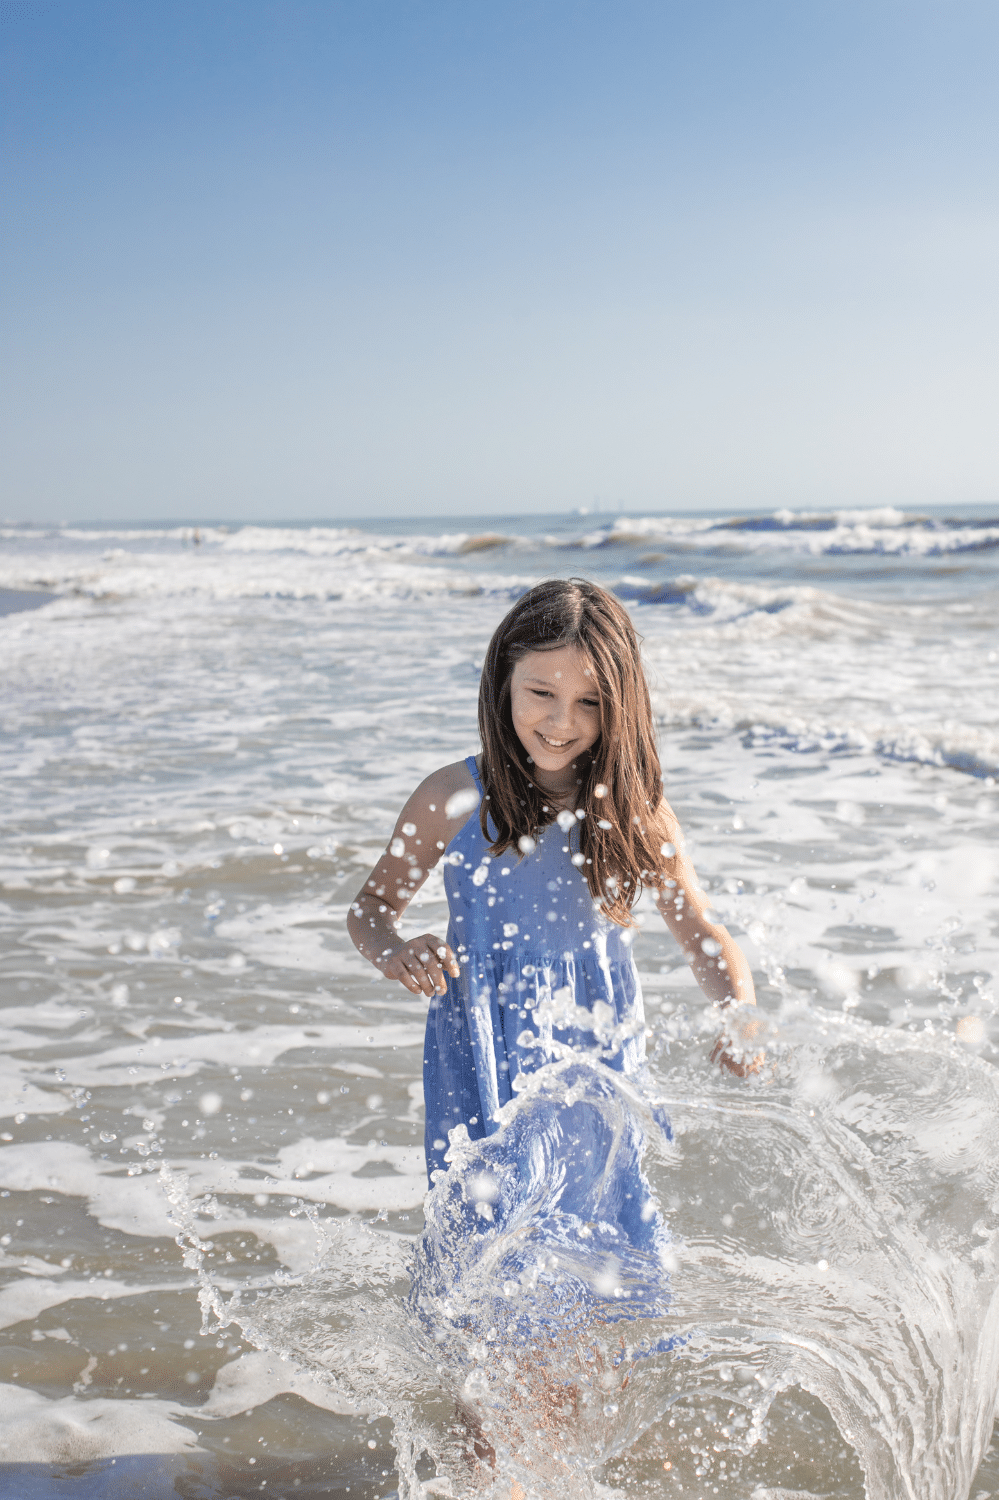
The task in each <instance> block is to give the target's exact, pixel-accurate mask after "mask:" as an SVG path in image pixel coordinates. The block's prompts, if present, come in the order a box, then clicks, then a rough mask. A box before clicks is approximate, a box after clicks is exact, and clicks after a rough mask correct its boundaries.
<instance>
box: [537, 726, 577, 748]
mask: <svg viewBox="0 0 1000 1500" xmlns="http://www.w3.org/2000/svg"><path fill="white" fill-rule="evenodd" d="M535 733H536V734H537V735H538V738H539V739H540V740H543V741H544V742H545V744H546V745H549V746H551V748H552V749H553V750H565V748H566V746H567V745H572V743H573V741H572V740H550V739H549V737H548V735H547V734H543V733H542V731H541V730H540V729H537V730H536V731H535Z"/></svg>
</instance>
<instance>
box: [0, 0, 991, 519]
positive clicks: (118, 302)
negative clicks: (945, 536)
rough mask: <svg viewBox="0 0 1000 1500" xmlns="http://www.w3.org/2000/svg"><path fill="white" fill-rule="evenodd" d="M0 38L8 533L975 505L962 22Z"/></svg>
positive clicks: (744, 21) (660, 9)
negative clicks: (48, 526) (565, 513)
mask: <svg viewBox="0 0 1000 1500" xmlns="http://www.w3.org/2000/svg"><path fill="white" fill-rule="evenodd" d="M0 24H2V29H3V35H2V55H3V64H2V65H3V72H4V75H5V76H4V82H3V88H4V94H5V111H4V112H5V117H6V119H5V143H4V175H5V185H4V189H3V191H4V196H5V198H6V218H7V226H8V227H7V230H6V234H5V244H4V248H3V255H4V262H5V264H4V266H3V268H2V274H3V283H4V287H5V292H4V298H5V303H6V307H5V312H4V333H3V340H4V343H5V346H6V348H5V365H6V372H7V378H6V380H5V382H4V387H5V390H4V395H3V398H2V399H3V408H4V421H5V427H6V437H5V441H4V449H5V453H6V457H5V458H4V459H3V470H4V474H3V478H4V495H3V498H2V499H0V514H6V515H8V516H11V517H18V518H24V519H53V518H85V517H89V518H96V517H101V518H148V517H154V516H155V517H164V516H179V517H180V516H182V517H193V518H198V517H216V518H220V519H231V518H232V519H235V518H241V517H243V518H247V519H281V518H283V517H284V518H307V517H331V518H335V517H337V516H359V515H365V514H371V515H390V514H400V515H405V514H410V515H415V514H420V513H425V514H439V515H440V514H445V513H448V512H482V513H483V514H489V513H491V512H518V511H520V512H526V511H548V512H552V511H558V510H563V509H567V508H570V507H573V506H580V505H592V504H593V501H594V498H595V497H599V498H600V499H601V501H602V502H604V503H605V504H609V505H610V504H613V505H614V506H615V507H616V508H617V506H618V504H619V503H623V504H624V505H625V507H626V509H627V510H631V511H638V510H642V509H658V510H659V509H675V508H677V509H687V508H707V509H720V510H724V509H728V508H730V507H741V508H745V507H749V506H754V507H757V506H761V507H768V508H770V507H772V506H778V505H790V506H807V507H816V506H841V505H848V506H857V505H869V504H884V503H892V504H896V505H901V506H907V507H919V506H921V505H929V504H961V505H967V504H968V505H973V504H976V505H979V504H983V503H988V502H989V501H991V500H992V499H993V497H994V494H995V451H996V450H995V410H996V382H995V373H994V372H995V363H996V335H995V329H996V313H995V290H994V289H995V271H994V253H995V252H994V244H995V240H994V233H995V230H994V225H995V201H994V199H995V188H994V178H995V171H994V162H995V149H996V148H995V123H994V122H995V110H996V101H995V77H996V14H995V7H994V5H993V4H992V3H987V0H934V3H930V0H682V3H675V0H572V3H571V0H347V3H342V0H34V3H33V0H20V3H13V0H5V3H3V4H2V5H0Z"/></svg>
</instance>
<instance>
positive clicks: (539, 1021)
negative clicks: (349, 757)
mask: <svg viewBox="0 0 1000 1500" xmlns="http://www.w3.org/2000/svg"><path fill="white" fill-rule="evenodd" d="M479 729H480V735H481V738H482V746H483V749H482V754H481V755H480V756H477V757H472V756H470V757H469V758H468V759H467V760H465V761H458V762H456V763H454V764H452V765H448V766H443V767H442V768H441V769H440V770H439V771H435V772H434V773H433V774H432V775H430V776H428V777H427V779H426V780H425V781H424V782H422V783H421V785H420V786H419V787H418V788H417V790H416V791H415V792H414V793H413V795H412V797H411V798H410V799H409V801H408V802H407V804H406V806H405V807H404V808H403V811H402V812H401V814H400V816H399V821H398V822H397V824H396V828H395V831H394V834H393V838H392V841H391V842H390V844H389V847H388V849H387V851H386V853H385V854H384V855H383V856H382V858H381V859H380V860H379V862H378V864H377V865H376V866H375V868H374V869H373V870H372V872H371V875H370V876H369V877H368V879H367V880H366V881H365V884H364V886H363V887H362V889H361V890H360V891H359V892H358V895H357V896H356V898H355V900H354V903H353V905H352V907H351V912H350V916H349V919H348V927H349V931H350V934H351V938H352V939H353V941H354V943H355V944H356V946H357V947H358V949H359V950H360V952H361V953H363V954H364V956H365V957H366V958H367V959H368V960H369V961H370V962H371V963H372V964H374V965H375V967H376V968H378V969H380V970H381V971H382V973H383V974H385V976H386V977H387V978H389V979H395V980H398V981H399V983H400V984H402V985H403V986H404V987H405V988H406V989H407V990H409V991H410V993H411V994H414V995H426V996H427V997H428V998H429V999H430V1001H431V1006H430V1011H429V1014H428V1018H427V1031H426V1040H425V1047H424V1100H425V1106H426V1125H425V1150H426V1155H427V1170H428V1175H429V1177H430V1180H431V1181H432V1182H433V1181H434V1178H435V1174H436V1173H437V1172H438V1171H440V1170H443V1169H444V1167H445V1152H446V1150H447V1149H448V1133H449V1131H451V1130H453V1129H454V1128H455V1127H456V1126H458V1125H464V1126H465V1127H466V1129H467V1130H468V1133H469V1136H470V1138H471V1139H472V1140H479V1139H482V1138H483V1137H485V1136H488V1135H490V1134H492V1133H493V1132H494V1131H495V1130H496V1129H497V1126H498V1114H499V1111H500V1109H501V1108H502V1106H503V1105H504V1104H505V1103H506V1102H507V1101H508V1100H509V1099H510V1098H511V1097H512V1090H516V1089H517V1087H518V1076H519V1075H520V1074H525V1073H530V1072H533V1071H535V1070H537V1069H538V1067H539V1066H541V1064H542V1063H543V1062H545V1061H547V1060H550V1059H551V1058H552V1057H553V1056H562V1057H565V1056H566V1055H567V1052H568V1051H569V1050H570V1049H573V1048H578V1049H581V1050H582V1049H585V1048H590V1049H593V1048H594V1045H595V1038H596V1040H597V1042H598V1043H599V1044H601V1045H600V1050H599V1055H600V1057H601V1058H602V1060H603V1061H604V1062H606V1063H607V1065H608V1066H609V1067H611V1068H614V1069H616V1070H618V1071H620V1072H624V1073H634V1072H636V1071H637V1070H638V1069H639V1068H640V1067H641V1066H642V1058H643V1042H642V1034H643V1025H642V1022H643V1017H642V996H641V993H640V988H639V980H638V975H637V973H636V969H635V963H634V960H633V957H632V947H631V942H632V938H633V936H634V933H635V928H636V922H635V918H634V917H633V915H632V907H633V905H634V903H635V901H636V899H637V898H638V896H639V895H640V893H641V892H642V890H643V889H644V888H648V889H649V890H650V891H651V892H652V893H653V896H654V899H655V901H656V903H657V906H658V907H659V910H660V912H661V914H662V916H663V918H664V920H665V922H666V924H667V926H668V927H669V929H670V931H671V932H672V933H673V934H674V936H675V938H676V939H677V941H678V942H679V943H680V945H681V948H682V949H683V952H684V955H685V957H686V958H687V960H688V962H689V964H690V966H691V969H692V972H693V973H694V976H695V978H696V980H697V981H698V984H699V985H700V986H701V988H702V990H703V991H704V993H705V994H706V995H707V996H708V998H709V999H710V1000H712V1001H713V1002H714V1003H715V1004H717V1005H718V1006H719V1007H720V1008H725V1007H727V1006H749V1005H754V1004H755V1003H756V1002H755V997H754V989H753V980H752V978H751V975H750V970H749V966H748V964H747V961H746V958H745V957H744V955H743V953H742V951H741V949H740V948H739V947H738V946H737V944H736V943H735V942H734V941H733V939H732V938H731V937H730V935H729V933H728V932H727V931H726V929H725V928H724V927H722V926H720V925H719V924H718V923H717V922H715V921H713V920H712V919H711V917H710V915H709V914H708V911H707V898H706V896H705V894H704V892H703V891H702V890H701V889H700V888H699V886H698V882H697V878H696V876H695V872H694V870H693V868H692V866H691V864H690V862H689V861H688V860H687V859H686V857H685V856H684V853H683V840H682V836H681V831H680V828H679V826H678V823H677V820H676V818H675V817H674V814H673V812H672V811H671V809H670V807H669V805H668V803H667V801H666V799H665V798H664V796H663V787H662V777H661V773H660V763H659V758H658V755H657V751H656V743H655V736H654V731H653V720H652V713H651V709H650V702H649V692H648V689H647V686H646V681H645V677H644V675H643V670H642V663H641V660H640V654H639V641H638V638H637V636H636V632H635V630H634V628H633V625H632V621H631V619H630V618H629V615H628V613H627V612H626V610H625V609H624V608H623V606H622V605H621V604H620V603H619V602H618V600H617V599H616V598H614V596H613V595H611V594H609V593H606V592H605V590H604V589H602V588H599V587H598V586H597V585H596V584H594V583H589V582H587V581H586V580H584V579H569V580H561V579H553V580H551V581H549V582H546V583H540V584H538V585H537V587H535V588H533V589H531V590H530V591H529V592H528V593H527V594H525V595H524V596H523V597H522V598H521V599H520V600H518V602H517V604H516V605H515V606H514V608H513V609H512V610H511V611H510V613H509V614H508V615H507V616H506V618H505V619H504V620H503V621H502V622H501V624H500V626H499V628H498V629H497V631H496V633H495V635H494V636H493V639H492V641H491V642H490V646H489V650H488V651H487V653H486V660H485V662H484V664H483V673H482V683H481V687H480V695H479ZM442 857H444V860H445V872H444V873H445V888H446V891H447V896H448V905H449V910H450V918H451V920H450V923H449V928H448V935H447V940H443V939H442V938H441V937H440V936H438V935H436V934H434V933H429V932H425V933H421V935H420V936H419V937H416V938H412V939H409V940H406V939H403V938H402V937H400V935H399V930H398V929H399V923H400V919H401V917H402V915H403V912H404V911H405V909H406V906H407V904H408V902H409V901H410V899H411V897H412V896H413V894H414V892H415V891H417V890H419V889H420V887H421V885H422V884H423V882H424V881H425V880H426V878H427V874H428V871H429V870H430V869H432V868H433V866H434V865H436V864H437V863H438V861H439V860H440V859H441V858H442ZM532 1025H535V1026H536V1028H537V1034H536V1032H535V1031H532V1030H531V1026H532ZM741 1030H742V1031H743V1035H744V1038H747V1039H750V1038H752V1035H753V1027H752V1026H751V1027H747V1026H745V1025H744V1026H743V1027H742V1028H741ZM712 1059H713V1061H717V1062H719V1063H720V1064H721V1065H722V1066H723V1067H724V1068H727V1069H729V1071H730V1072H733V1073H736V1074H738V1075H739V1076H741V1077H742V1076H745V1075H746V1074H747V1073H749V1072H752V1071H754V1070H755V1069H756V1068H757V1067H759V1065H760V1062H761V1058H760V1057H759V1056H758V1057H750V1058H749V1059H748V1060H744V1055H743V1053H742V1050H741V1048H740V1047H739V1045H738V1044H737V1043H734V1042H733V1041H731V1040H730V1039H729V1037H728V1036H726V1035H723V1036H722V1037H720V1038H719V1040H718V1042H717V1043H716V1045H715V1049H714V1051H713V1053H712ZM523 1081H524V1080H522V1084H523Z"/></svg>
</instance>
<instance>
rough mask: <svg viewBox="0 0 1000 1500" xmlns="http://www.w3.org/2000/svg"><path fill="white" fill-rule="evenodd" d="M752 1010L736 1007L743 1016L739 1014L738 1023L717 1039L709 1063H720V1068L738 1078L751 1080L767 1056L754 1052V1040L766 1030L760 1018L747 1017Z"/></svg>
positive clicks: (748, 1007) (737, 1012)
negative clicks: (747, 1012)
mask: <svg viewBox="0 0 1000 1500" xmlns="http://www.w3.org/2000/svg"><path fill="white" fill-rule="evenodd" d="M754 1008H755V1007H754ZM750 1009H751V1007H750V1006H738V1007H736V1014H739V1013H740V1012H743V1014H739V1020H738V1022H737V1023H736V1024H735V1025H730V1026H728V1027H727V1028H726V1030H725V1031H723V1032H722V1033H721V1035H720V1036H719V1037H718V1038H717V1040H716V1043H715V1046H714V1047H713V1048H712V1053H711V1056H710V1058H709V1062H713V1063H718V1064H719V1067H720V1068H722V1069H724V1070H725V1071H726V1072H727V1073H732V1074H734V1075H735V1076H736V1077H737V1078H749V1077H750V1076H751V1074H753V1073H759V1072H760V1070H761V1068H762V1067H763V1066H764V1061H765V1058H766V1056H767V1054H766V1053H765V1052H757V1053H754V1052H753V1050H752V1049H753V1044H754V1040H755V1039H756V1037H757V1036H759V1035H760V1033H761V1031H763V1029H764V1022H763V1021H762V1019H761V1018H760V1017H759V1016H756V1015H747V1014H746V1011H748V1010H750ZM734 1020H735V1016H734Z"/></svg>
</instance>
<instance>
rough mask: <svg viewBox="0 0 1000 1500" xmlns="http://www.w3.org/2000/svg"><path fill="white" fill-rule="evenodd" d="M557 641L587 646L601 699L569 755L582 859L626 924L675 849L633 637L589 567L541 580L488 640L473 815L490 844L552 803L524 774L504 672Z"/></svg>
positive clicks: (542, 816)
mask: <svg viewBox="0 0 1000 1500" xmlns="http://www.w3.org/2000/svg"><path fill="white" fill-rule="evenodd" d="M560 646H576V647H578V648H579V650H580V651H581V652H582V653H583V654H584V656H585V657H586V658H587V664H588V666H589V667H590V668H591V670H592V672H593V674H594V678H595V681H596V683H597V686H598V689H599V695H600V704H601V731H600V735H599V736H598V738H597V740H596V742H595V743H594V744H593V745H592V746H591V748H590V750H589V751H588V752H587V757H586V758H585V759H584V758H582V757H581V761H580V762H579V763H578V764H577V767H576V770H577V775H578V777H579V781H580V790H579V795H578V797H577V808H578V809H582V810H583V812H584V814H585V816H584V818H583V820H582V822H581V824H580V849H581V851H582V853H583V855H584V857H585V863H584V865H583V871H584V873H585V875H586V877H587V884H588V886H589V887H590V893H591V895H592V896H593V897H594V899H595V901H599V902H600V904H601V908H602V910H603V911H604V913H605V915H606V916H608V917H610V918H611V920H612V921H614V922H617V923H618V924H619V925H620V926H622V927H630V926H632V925H633V918H632V906H633V904H634V903H635V901H636V899H637V898H638V896H639V894H640V892H641V891H642V888H643V885H644V884H653V885H657V886H659V885H660V884H661V883H662V879H663V877H664V876H665V875H666V873H667V871H668V869H669V867H670V862H671V857H672V854H673V850H672V849H670V848H668V851H667V853H664V852H663V836H664V835H663V819H662V816H661V815H660V813H659V809H660V803H661V801H662V798H663V778H662V775H661V772H660V757H659V755H658V754H657V749H656V737H655V734H654V732H653V714H652V710H651V708H650V702H649V689H648V687H647V686H646V678H645V674H644V673H643V670H642V660H641V658H640V655H639V637H638V635H637V634H636V631H635V628H634V626H633V624H632V621H631V620H630V618H629V616H628V612H627V611H626V609H625V608H624V606H623V605H622V604H620V603H619V601H618V600H617V599H616V598H615V597H614V595H613V594H609V593H607V592H606V591H605V590H604V589H602V588H599V587H598V585H597V584H596V583H590V582H588V580H587V579H585V578H569V579H563V578H552V579H549V580H548V581H547V582H545V583H539V584H537V585H536V586H535V587H534V588H533V589H530V590H529V591H528V593H526V594H524V595H522V597H521V598H520V599H519V600H518V601H517V603H516V604H515V605H514V608H513V609H512V610H511V611H510V613H509V614H508V615H506V616H505V617H504V619H503V620H501V622H500V624H499V626H498V627H497V629H496V631H495V633H494V635H493V639H492V640H491V641H490V644H489V649H488V650H487V652H486V659H485V661H484V662H483V675H482V680H481V683H480V687H479V732H480V735H481V737H482V742H483V791H484V794H485V795H484V797H483V801H482V804H481V807H480V812H479V818H480V824H481V826H482V830H483V836H484V838H486V839H487V840H489V841H490V848H491V852H492V853H493V854H494V856H496V855H499V854H502V853H503V851H504V850H505V849H510V848H515V849H516V848H517V847H518V842H519V840H521V839H523V838H525V837H528V838H532V837H534V836H535V835H536V834H537V833H538V830H539V829H540V828H542V827H543V826H544V825H545V824H547V823H551V822H552V820H553V818H554V817H555V815H556V810H555V809H554V808H553V807H552V805H551V799H547V797H546V794H545V792H543V791H542V790H541V788H540V787H537V786H536V785H535V784H534V782H533V781H532V780H531V776H530V774H529V767H528V755H527V752H526V750H525V749H524V746H523V745H522V744H521V742H520V740H519V739H518V737H517V735H516V733H515V731H514V722H513V719H512V717H511V706H510V679H511V674H512V672H513V670H514V664H515V662H517V661H519V660H520V658H521V657H522V656H524V655H526V654H527V652H529V651H547V650H548V651H552V650H556V649H558V648H559V647H560ZM490 824H492V827H490V826H489V825H490ZM602 824H603V825H607V826H602Z"/></svg>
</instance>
